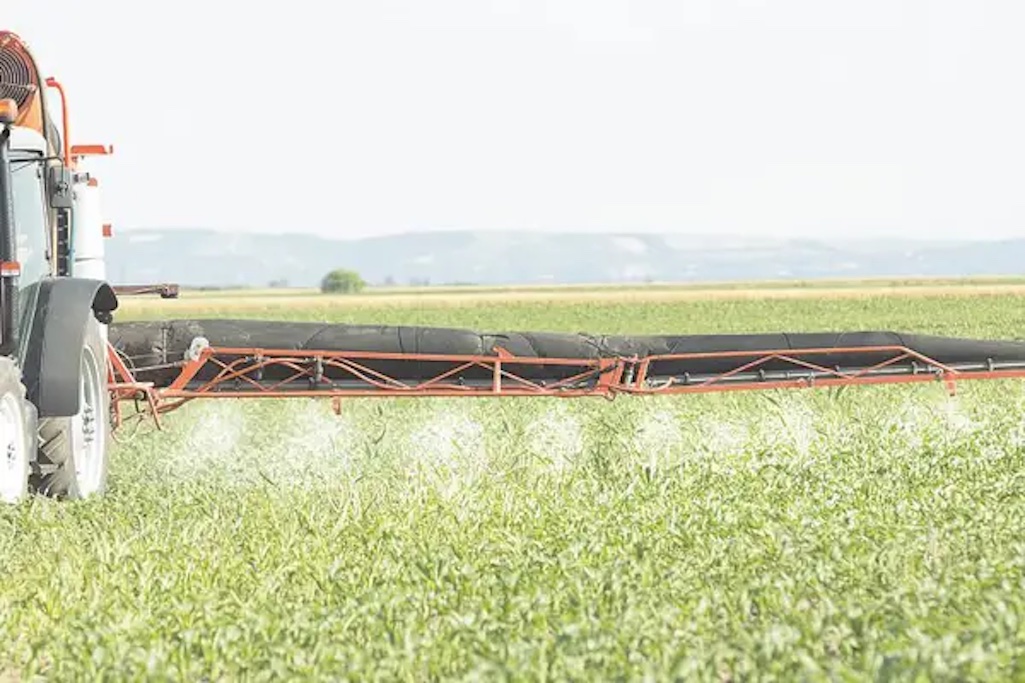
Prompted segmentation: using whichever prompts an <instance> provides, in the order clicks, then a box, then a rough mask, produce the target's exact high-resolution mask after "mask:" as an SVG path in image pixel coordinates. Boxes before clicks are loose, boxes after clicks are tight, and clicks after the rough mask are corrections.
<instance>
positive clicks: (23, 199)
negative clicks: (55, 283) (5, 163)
mask: <svg viewBox="0 0 1025 683" xmlns="http://www.w3.org/2000/svg"><path fill="white" fill-rule="evenodd" d="M28 159H29V158H28V157H24V156H14V157H13V158H12V159H11V176H12V179H13V181H14V182H13V187H12V190H13V193H14V225H15V230H16V234H17V238H18V239H17V250H18V262H19V263H21V278H20V283H21V286H22V287H26V286H28V285H31V284H33V283H34V282H38V281H39V280H41V279H42V278H43V276H45V275H46V274H47V273H48V272H49V268H48V267H47V265H48V264H47V261H46V247H47V241H48V240H47V217H46V216H47V214H46V194H45V191H44V189H43V165H42V164H41V163H39V162H34V161H29V160H28Z"/></svg>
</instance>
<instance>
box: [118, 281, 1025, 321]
mask: <svg viewBox="0 0 1025 683" xmlns="http://www.w3.org/2000/svg"><path fill="white" fill-rule="evenodd" d="M1008 294H1011V295H1015V294H1021V295H1025V277H1018V278H1015V277H993V278H964V279H940V278H917V279H916V278H902V279H885V278H879V279H874V280H840V279H836V280H815V281H771V282H724V283H694V284H690V283H688V284H668V283H666V284H663V283H653V284H639V285H608V284H596V285H586V286H583V285H566V286H551V285H548V286H544V285H533V286H521V287H478V286H466V287H459V286H438V287H392V288H371V289H368V290H367V291H365V292H363V293H361V294H356V295H340V294H339V295H326V294H321V293H320V292H318V291H317V290H315V289H298V288H296V289H238V290H220V291H199V290H188V289H183V290H182V292H181V296H180V298H178V299H168V300H161V299H159V297H156V296H123V297H122V298H121V308H120V310H121V313H122V314H124V315H127V316H131V315H133V314H137V313H153V312H154V311H155V310H160V311H166V312H167V313H169V314H173V313H176V312H177V313H180V312H183V311H186V310H193V311H202V310H206V309H232V310H237V311H239V312H244V311H246V310H264V311H266V310H273V309H285V308H289V309H296V308H306V307H316V308H348V307H353V308H365V307H374V308H387V307H392V306H395V307H399V308H406V307H419V306H429V307H449V306H455V307H458V306H476V305H480V304H487V303H496V304H497V303H502V302H509V301H515V302H521V303H529V302H562V303H572V302H577V301H578V302H580V303H588V302H595V301H622V302H626V301H629V302H637V303H645V302H650V303H671V302H675V301H696V300H744V299H748V300H750V299H802V298H815V299H821V298H845V299H848V298H864V297H886V296H899V297H918V296H930V297H933V296H985V295H1008Z"/></svg>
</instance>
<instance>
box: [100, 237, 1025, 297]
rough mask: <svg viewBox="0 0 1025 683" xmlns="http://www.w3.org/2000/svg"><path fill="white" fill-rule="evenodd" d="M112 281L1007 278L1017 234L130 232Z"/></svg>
mask: <svg viewBox="0 0 1025 683" xmlns="http://www.w3.org/2000/svg"><path fill="white" fill-rule="evenodd" d="M108 246H109V252H108V253H109V260H108V264H109V266H108V267H109V276H110V278H111V280H112V281H114V282H117V283H123V284H141V283H148V282H178V283H180V284H182V285H185V286H266V285H268V284H269V283H271V282H274V281H279V282H282V283H287V284H288V285H289V286H314V285H316V284H317V283H318V282H319V280H320V278H321V277H322V276H323V275H324V274H325V273H326V272H328V271H329V270H331V269H333V268H338V267H346V268H352V269H354V270H357V271H359V272H360V273H361V274H362V275H363V277H364V278H365V279H366V280H368V281H369V282H372V283H375V284H380V283H385V282H389V281H390V282H394V283H396V284H410V283H425V282H427V283H431V284H445V283H477V284H519V283H546V282H547V283H589V282H620V281H622V282H627V281H629V282H639V281H645V280H658V281H695V280H737V279H776V278H816V277H872V276H914V275H926V276H959V275H1016V274H1022V273H1025V239H1021V240H1008V241H1001V242H965V243H949V242H914V241H907V240H903V241H894V242H883V241H879V240H876V241H865V242H854V241H846V242H838V241H832V242H827V241H818V240H755V239H749V238H737V237H730V236H699V237H693V236H688V237H683V236H676V235H652V234H618V235H606V234H570V233H564V234H538V233H527V232H522V233H520V232H517V233H510V232H502V233H494V232H470V231H466V232H436V233H427V234H408V235H397V236H389V237H380V238H373V239H360V240H331V239H325V238H321V237H316V236H312V235H288V236H284V235H260V234H257V235H236V234H229V233H218V232H214V231H210V230H194V229H189V230H186V229H182V230H132V231H123V232H121V233H120V234H118V235H117V236H116V237H114V238H113V239H111V240H109V242H108Z"/></svg>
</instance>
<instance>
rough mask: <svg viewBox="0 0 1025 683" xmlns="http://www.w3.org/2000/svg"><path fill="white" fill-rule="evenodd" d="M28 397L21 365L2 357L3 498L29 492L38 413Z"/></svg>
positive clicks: (0, 437)
mask: <svg viewBox="0 0 1025 683" xmlns="http://www.w3.org/2000/svg"><path fill="white" fill-rule="evenodd" d="M32 411H33V408H32V404H31V403H29V402H28V401H27V400H25V385H24V383H23V382H22V380H21V369H20V368H18V366H17V365H16V364H15V363H14V361H13V360H12V359H10V358H0V502H3V503H18V502H20V501H22V500H23V499H24V498H25V497H26V496H27V495H28V477H29V463H30V461H31V457H30V454H31V453H32V447H33V446H34V445H35V441H36V439H35V413H34V412H32Z"/></svg>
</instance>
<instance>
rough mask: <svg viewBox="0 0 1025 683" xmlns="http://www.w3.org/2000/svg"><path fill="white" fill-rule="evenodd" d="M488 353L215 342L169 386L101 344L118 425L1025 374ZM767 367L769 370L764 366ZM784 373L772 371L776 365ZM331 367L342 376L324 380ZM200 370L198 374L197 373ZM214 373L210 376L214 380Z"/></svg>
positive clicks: (729, 356) (923, 366)
mask: <svg viewBox="0 0 1025 683" xmlns="http://www.w3.org/2000/svg"><path fill="white" fill-rule="evenodd" d="M494 351H495V355H445V354H405V353H383V352H371V351H313V350H286V349H261V348H248V347H242V348H239V347H212V346H205V347H200V348H197V349H194V350H193V351H192V352H190V355H189V357H187V358H184V359H182V360H181V361H176V362H171V363H167V364H165V365H162V366H159V369H162V370H168V371H170V372H174V373H176V374H175V376H174V379H173V381H171V382H170V383H169V384H168V385H167V386H160V387H158V386H155V385H154V383H152V382H143V381H139V380H138V379H137V378H136V373H138V372H139V371H140V370H153V369H155V368H152V367H150V368H135V369H134V370H133V368H132V367H131V363H130V361H129V360H128V359H126V358H124V357H123V356H122V355H121V354H119V353H118V351H117V350H116V349H114V348H113V347H112V346H109V345H108V359H109V364H108V369H109V375H108V378H109V390H110V392H111V411H112V413H113V415H112V418H113V424H114V426H115V428H117V427H119V426H121V425H122V423H123V422H124V421H125V415H124V412H123V410H122V404H123V403H125V402H134V403H135V404H136V406H137V408H139V410H137V413H136V417H139V418H146V417H151V418H152V419H153V420H154V421H155V422H156V424H157V426H158V427H159V426H160V416H161V415H164V414H166V413H169V412H171V411H173V410H176V409H177V408H179V407H181V406H182V405H184V404H186V403H188V402H191V401H193V400H196V399H201V398H303V397H316V398H331V399H332V401H333V405H334V409H335V411H336V412H339V411H340V410H341V399H343V398H350V397H360V398H366V397H380V398H399V397H409V396H418V397H504V396H510V397H511V396H550V397H561V398H580V397H602V398H607V399H612V398H615V397H616V396H617V395H619V394H628V395H648V396H665V395H679V394H702V393H712V392H727V391H752V390H772V389H798V388H814V387H839V386H858V385H879V384H909V383H922V382H941V383H943V384H944V385H945V387H946V389H947V391H948V392H950V393H951V394H953V393H954V392H955V390H956V383H957V382H959V381H963V380H999V379H1020V378H1025V362H1022V363H1003V364H1000V363H994V362H992V361H982V362H973V363H961V364H943V363H940V362H938V361H936V360H934V359H932V358H929V357H928V356H926V355H924V354H922V353H919V352H917V351H914V350H913V349H910V348H907V347H904V346H871V347H865V346H861V347H851V348H837V347H829V348H805V349H766V350H763V351H751V350H744V351H726V352H701V353H681V354H666V355H652V356H645V357H608V358H533V357H530V358H525V357H516V356H513V355H512V354H510V353H509V352H507V351H506V350H504V349H502V348H500V347H496V348H495V350H494ZM866 352H868V353H877V354H884V355H885V359H884V360H881V361H880V362H877V363H875V364H872V365H867V366H863V367H852V368H846V369H845V368H841V367H827V366H825V365H822V364H820V363H815V362H811V361H809V360H807V359H802V358H799V357H798V356H804V357H808V356H811V357H815V356H824V355H827V354H829V355H834V354H843V353H862V354H863V353H866ZM697 359H717V360H719V361H727V362H730V363H735V364H734V365H732V367H730V369H729V370H727V371H724V372H720V373H710V374H705V375H699V376H689V375H683V376H655V375H653V374H652V368H653V366H654V364H656V363H659V362H662V361H684V360H697ZM374 361H399V362H401V363H409V364H416V363H438V362H442V363H445V364H448V365H449V367H448V368H447V369H446V370H444V371H440V372H437V373H429V374H427V375H425V376H424V377H423V378H422V379H418V380H412V381H411V380H403V379H399V378H396V377H393V376H390V375H388V374H385V373H383V372H381V371H380V370H375V369H373V368H372V367H370V366H369V364H370V363H372V362H374ZM770 363H772V364H773V365H774V367H773V369H766V366H767V365H768V364H770ZM781 364H782V366H783V367H784V369H779V368H780V365H781ZM542 366H545V367H548V368H555V369H557V370H559V371H560V374H561V375H562V379H558V380H552V381H540V380H537V379H529V378H527V377H525V376H524V371H525V370H526V369H530V368H532V369H534V370H537V369H538V368H540V367H542ZM272 369H273V370H278V371H282V370H284V371H287V374H286V376H285V377H283V378H282V379H278V380H273V381H270V380H266V379H264V375H265V374H266V372H267V371H268V370H272ZM328 370H331V371H332V372H333V374H335V375H339V374H340V375H341V376H342V378H341V379H339V378H337V377H336V378H335V379H330V378H328V377H327V376H326V374H325V373H326V371H328ZM470 370H475V371H478V373H479V371H480V370H484V371H486V376H487V377H488V378H489V379H488V380H487V381H479V380H478V381H472V382H467V381H465V380H462V379H461V378H460V377H459V376H460V374H461V373H465V372H467V371H470ZM204 373H205V375H206V377H205V378H200V375H201V374H204ZM211 373H212V376H211Z"/></svg>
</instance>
